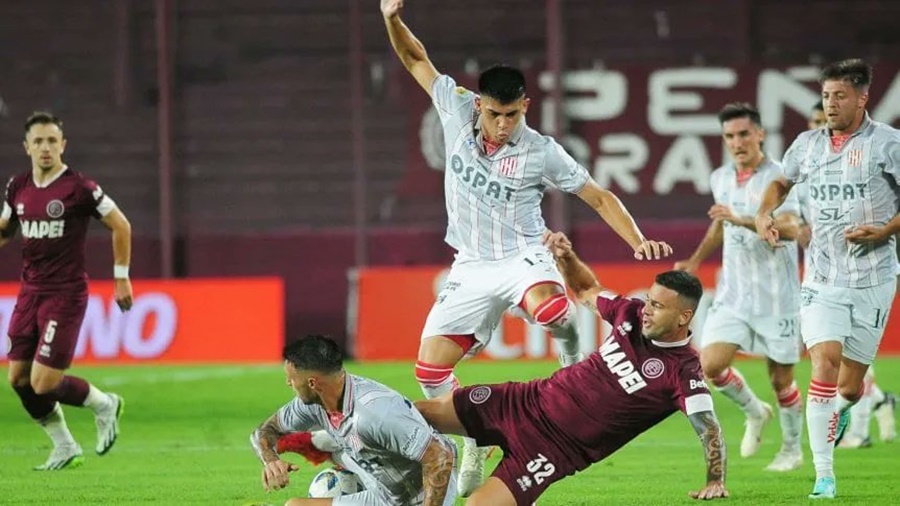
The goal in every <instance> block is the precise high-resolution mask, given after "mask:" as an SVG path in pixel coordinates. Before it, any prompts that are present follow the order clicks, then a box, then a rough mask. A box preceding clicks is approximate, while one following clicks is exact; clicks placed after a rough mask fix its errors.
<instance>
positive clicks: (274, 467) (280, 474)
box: [262, 460, 300, 492]
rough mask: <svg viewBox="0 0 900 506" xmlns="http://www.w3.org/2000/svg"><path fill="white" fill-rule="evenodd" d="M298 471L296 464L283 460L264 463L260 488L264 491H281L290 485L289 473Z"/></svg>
mask: <svg viewBox="0 0 900 506" xmlns="http://www.w3.org/2000/svg"><path fill="white" fill-rule="evenodd" d="M298 469H300V468H299V467H297V465H296V464H291V463H290V462H285V461H283V460H273V461H272V462H266V467H264V468H263V470H262V486H263V488H264V489H266V491H268V492H271V491H273V490H281V489H283V488H284V487H286V486H288V484H289V483H290V481H291V480H290V476H289V473H290V472H291V471H296V470H298Z"/></svg>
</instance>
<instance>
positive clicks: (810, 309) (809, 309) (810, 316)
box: [800, 281, 897, 364]
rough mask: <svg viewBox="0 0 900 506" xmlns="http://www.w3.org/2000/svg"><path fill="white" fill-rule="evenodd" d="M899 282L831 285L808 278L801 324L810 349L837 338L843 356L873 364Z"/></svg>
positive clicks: (802, 299) (803, 296)
mask: <svg viewBox="0 0 900 506" xmlns="http://www.w3.org/2000/svg"><path fill="white" fill-rule="evenodd" d="M896 291H897V283H896V282H895V281H890V282H888V283H883V284H881V285H878V286H872V287H869V288H847V287H843V286H829V285H824V284H822V283H816V282H814V281H806V282H804V283H803V287H802V288H801V290H800V294H801V295H800V296H801V303H800V326H801V328H802V333H803V342H804V343H806V347H807V348H812V347H813V346H815V345H817V344H819V343H823V342H825V341H838V342H840V343H841V344H842V345H843V347H844V356H845V357H847V358H849V359H850V360H854V361H856V362H859V363H861V364H871V363H872V362H873V361H874V360H875V355H876V354H877V353H878V345H879V344H881V338H882V337H883V336H884V328H885V325H886V324H887V320H888V316H889V315H890V312H891V306H892V305H893V303H894V293H895V292H896Z"/></svg>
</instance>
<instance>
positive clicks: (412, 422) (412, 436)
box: [250, 335, 456, 506]
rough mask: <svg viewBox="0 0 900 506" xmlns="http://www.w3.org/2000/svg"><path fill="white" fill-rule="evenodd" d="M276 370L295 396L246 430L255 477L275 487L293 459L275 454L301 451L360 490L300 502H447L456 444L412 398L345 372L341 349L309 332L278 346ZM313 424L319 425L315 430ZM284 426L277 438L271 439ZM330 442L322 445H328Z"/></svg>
mask: <svg viewBox="0 0 900 506" xmlns="http://www.w3.org/2000/svg"><path fill="white" fill-rule="evenodd" d="M283 357H284V371H285V374H286V375H287V383H288V385H289V386H290V387H291V388H292V389H293V390H294V392H295V393H296V397H295V398H294V399H293V400H292V401H290V402H288V403H287V404H285V405H284V406H283V407H282V408H281V409H279V410H278V411H277V412H276V413H275V414H274V415H272V416H271V417H269V419H268V420H266V421H265V422H264V423H263V424H262V425H260V426H259V428H258V429H256V430H255V431H254V432H253V435H252V436H251V438H250V441H251V443H252V445H253V449H254V451H256V455H257V456H258V457H259V458H260V460H262V462H263V464H264V466H265V467H264V469H263V472H262V484H263V487H264V488H265V489H266V490H278V489H281V488H284V487H286V486H287V485H288V483H289V477H288V474H289V472H290V471H294V470H296V469H298V468H297V466H296V465H295V464H292V463H289V462H286V461H283V460H281V457H280V456H279V453H281V452H283V451H295V452H297V453H302V454H304V455H305V456H307V457H308V458H309V460H311V461H312V462H313V463H321V462H322V461H324V460H326V459H327V458H328V457H329V453H327V452H323V451H320V450H315V447H314V446H313V441H312V439H311V436H310V433H309V432H308V431H311V430H317V431H319V432H317V433H316V434H317V435H318V436H319V439H321V441H324V442H325V443H322V442H320V441H317V443H318V444H319V446H320V447H324V448H325V449H327V450H331V451H333V453H331V454H330V456H331V458H332V460H334V461H335V463H337V464H339V465H341V466H343V467H344V468H346V469H347V470H348V471H350V472H352V473H354V474H356V475H357V477H358V478H359V480H360V482H361V483H362V484H363V485H364V486H365V490H364V491H363V492H359V493H356V494H351V495H347V496H343V497H337V498H334V499H300V498H295V499H291V500H290V501H288V503H287V504H289V505H294V506H303V505H308V506H312V505H329V504H334V505H363V506H391V505H409V506H412V505H416V506H418V505H452V504H453V502H454V500H455V498H456V472H455V461H456V445H454V444H453V442H452V441H451V440H450V439H449V438H447V437H446V436H443V435H441V434H438V433H437V432H436V431H435V430H434V429H433V428H432V427H430V426H429V425H428V423H426V422H425V420H424V419H423V418H422V415H420V414H419V412H418V411H417V410H416V408H415V407H413V405H412V403H411V402H409V401H408V400H406V399H405V398H403V396H401V395H400V394H399V393H397V392H396V391H394V390H392V389H390V388H388V387H386V386H384V385H382V384H380V383H376V382H375V381H372V380H369V379H366V378H362V377H359V376H354V375H352V374H347V372H346V371H344V366H343V360H342V355H341V350H340V349H339V348H338V346H337V344H336V343H335V342H334V341H332V340H331V339H330V338H327V337H324V336H320V335H309V336H306V337H304V338H302V339H300V340H298V341H295V342H293V343H291V344H289V345H287V346H286V347H285V348H284V352H283ZM321 431H324V433H323V432H321ZM289 433H295V434H291V435H289V436H287V437H286V438H285V439H284V440H283V441H281V442H280V444H279V438H281V437H282V436H285V435H286V434H289ZM329 447H330V448H329Z"/></svg>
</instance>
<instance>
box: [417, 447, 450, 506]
mask: <svg viewBox="0 0 900 506" xmlns="http://www.w3.org/2000/svg"><path fill="white" fill-rule="evenodd" d="M452 473H453V450H452V449H450V447H449V446H447V444H446V443H445V442H443V441H441V440H440V439H439V438H438V437H436V436H435V437H432V438H431V442H430V443H428V447H427V448H425V454H424V455H423V456H422V485H423V487H424V489H425V500H424V501H423V502H422V504H423V505H424V506H431V505H434V506H440V505H442V504H444V498H445V497H446V496H447V488H448V487H449V486H450V475H451V474H452Z"/></svg>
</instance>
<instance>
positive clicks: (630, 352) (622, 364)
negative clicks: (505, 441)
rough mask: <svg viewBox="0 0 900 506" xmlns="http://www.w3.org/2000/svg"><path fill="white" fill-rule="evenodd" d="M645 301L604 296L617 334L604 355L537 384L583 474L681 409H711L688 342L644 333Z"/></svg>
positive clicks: (603, 308) (601, 301)
mask: <svg viewBox="0 0 900 506" xmlns="http://www.w3.org/2000/svg"><path fill="white" fill-rule="evenodd" d="M643 307H644V302H643V301H641V300H637V299H627V298H623V297H607V296H606V295H601V296H600V297H598V298H597V308H598V309H599V310H600V315H601V316H602V317H603V319H604V320H606V321H607V322H609V323H610V324H612V327H613V330H612V332H611V333H610V335H609V336H608V337H607V338H606V339H605V340H604V341H603V344H602V346H601V347H600V349H599V350H598V351H596V352H594V353H592V354H591V355H590V357H588V358H587V359H586V360H584V361H582V362H579V363H578V364H575V365H572V366H570V367H566V368H564V369H560V370H559V371H557V372H556V373H555V374H553V376H551V377H550V378H548V379H545V380H541V381H539V382H538V384H537V385H536V389H535V390H536V392H537V394H538V396H539V397H540V399H539V405H540V407H541V412H542V414H543V417H545V419H546V420H547V421H548V422H549V423H550V424H551V425H553V426H555V427H557V428H559V429H560V431H561V434H559V435H560V436H562V437H564V438H565V439H567V440H568V443H569V444H571V445H574V446H575V447H576V448H577V450H578V451H577V452H574V454H572V455H570V456H569V459H570V460H572V459H573V458H576V459H577V460H580V462H579V461H575V462H572V464H574V465H575V468H576V469H583V468H586V467H587V466H589V465H590V464H592V463H594V462H597V461H599V460H601V459H603V458H605V457H607V456H609V455H610V454H612V453H613V452H615V451H616V450H618V449H619V448H621V447H622V446H624V445H625V444H626V443H628V442H629V441H631V440H632V439H634V438H635V437H637V436H638V435H639V434H641V433H642V432H644V431H646V430H647V429H649V428H651V427H653V426H654V425H656V424H657V423H659V422H661V421H662V420H664V419H665V418H667V417H668V416H669V415H671V414H672V413H674V412H675V411H678V410H681V411H684V412H685V413H686V414H691V413H693V412H695V411H705V410H711V409H712V397H711V396H710V395H709V389H708V388H707V386H706V383H705V382H704V381H703V373H702V372H701V370H700V360H699V357H698V355H697V352H696V351H694V349H693V348H692V347H691V346H690V341H689V339H687V340H685V341H684V342H680V343H660V342H655V341H651V340H649V339H646V338H645V337H643V335H642V334H641V311H642V309H643Z"/></svg>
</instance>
